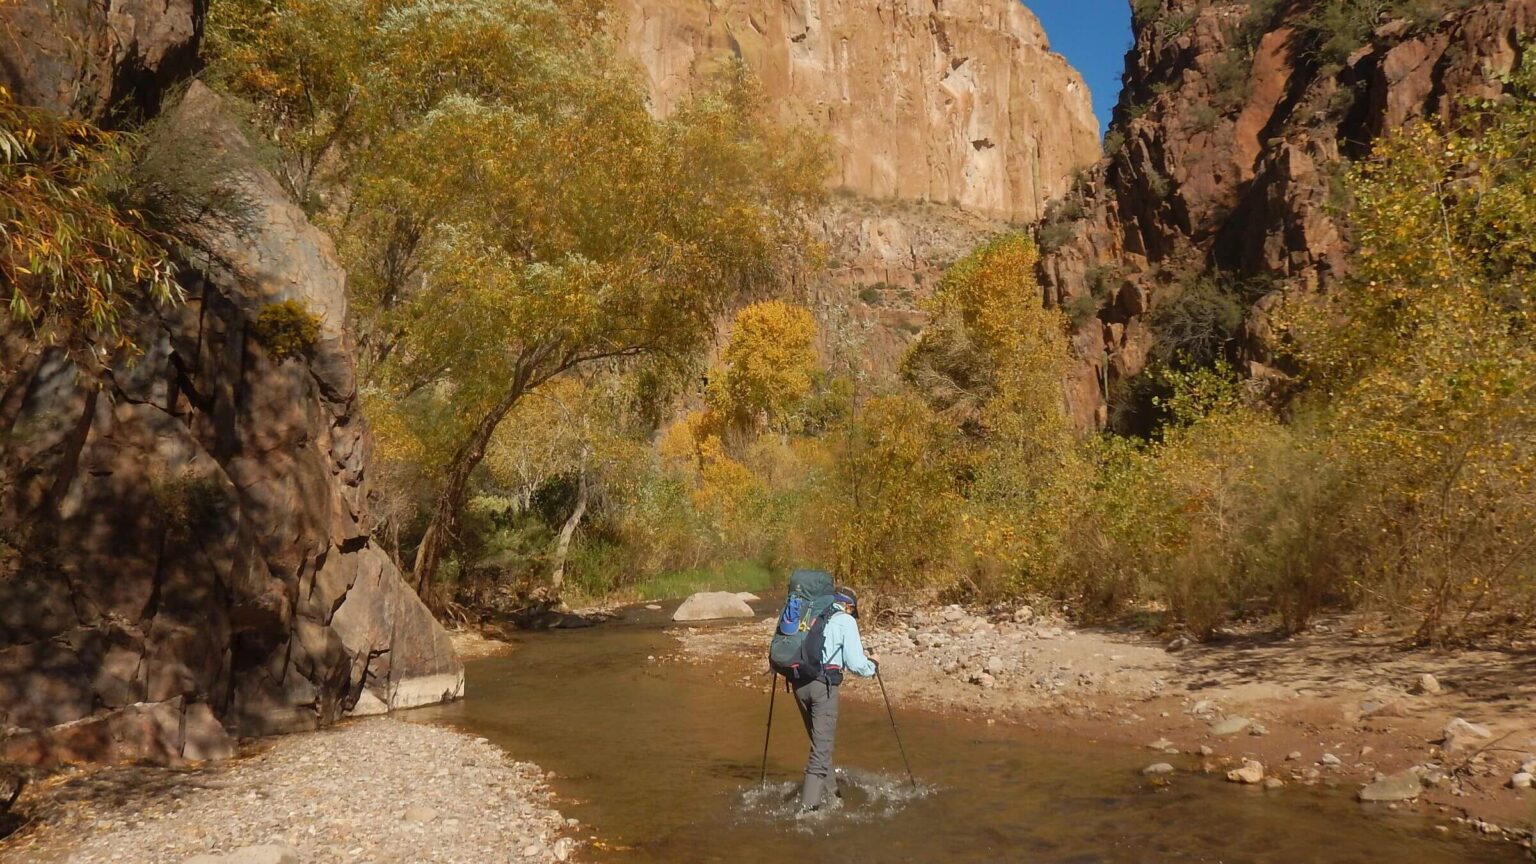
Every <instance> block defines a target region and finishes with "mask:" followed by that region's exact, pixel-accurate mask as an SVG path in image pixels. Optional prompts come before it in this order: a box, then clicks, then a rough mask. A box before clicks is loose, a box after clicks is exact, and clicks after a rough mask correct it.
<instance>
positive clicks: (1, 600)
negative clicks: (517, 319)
mask: <svg viewBox="0 0 1536 864" xmlns="http://www.w3.org/2000/svg"><path fill="white" fill-rule="evenodd" d="M169 123H170V125H171V126H172V128H174V129H176V131H177V137H178V146H179V147H181V148H182V151H183V152H184V153H186V154H197V158H201V159H206V160H209V163H210V164H212V165H218V166H221V169H220V170H221V171H223V172H224V173H225V174H227V178H228V179H227V180H226V181H225V182H227V183H228V184H229V185H230V186H231V188H232V189H233V190H234V191H235V192H237V193H238V194H235V195H232V196H229V197H231V199H232V200H236V201H238V202H239V212H238V213H230V214H224V215H222V216H219V217H217V218H208V219H205V220H203V221H201V222H199V223H198V224H197V225H193V226H188V227H187V228H186V229H185V231H184V233H185V235H186V237H187V239H188V240H189V246H191V247H192V248H193V249H195V250H196V251H195V252H194V253H192V255H193V256H194V257H195V259H196V260H194V261H191V262H189V263H191V264H192V265H194V266H193V267H189V268H188V272H189V274H190V275H187V276H186V277H185V278H184V286H185V288H186V292H187V299H186V302H185V303H183V304H181V305H179V306H176V307H172V308H161V309H155V310H145V311H144V312H143V314H141V315H140V316H138V317H137V318H136V319H135V320H134V321H133V322H132V323H133V325H134V326H133V332H134V336H135V339H136V342H137V344H138V345H139V346H140V347H141V348H142V355H141V356H138V357H136V358H133V359H131V360H125V361H123V362H120V363H118V364H117V365H115V366H114V367H112V368H111V369H109V370H106V371H105V372H91V371H88V370H84V369H82V368H80V367H78V366H77V365H76V364H75V363H74V362H73V361H72V360H71V359H70V358H69V357H68V356H67V355H65V354H64V353H63V352H61V351H54V350H49V351H45V352H43V353H42V354H41V355H39V356H38V357H37V358H36V359H35V361H34V362H32V363H31V365H30V366H26V367H24V369H23V373H22V374H21V375H19V376H18V377H16V378H15V379H14V380H13V381H11V382H10V383H9V384H8V385H7V384H6V382H0V390H3V391H4V392H0V404H14V405H15V406H17V407H16V410H14V411H10V410H7V411H3V412H0V440H4V441H5V442H6V446H5V448H4V449H3V451H0V491H3V492H4V495H3V497H0V538H3V539H6V540H7V542H8V544H9V545H10V546H11V547H13V548H14V549H15V550H17V551H16V552H15V554H12V555H10V556H8V557H7V556H4V555H0V730H3V729H4V728H6V727H10V728H12V729H13V730H15V729H19V730H24V731H23V732H22V733H21V734H20V735H17V736H15V737H13V739H12V740H11V742H10V743H9V745H6V746H4V749H5V750H7V751H9V752H13V753H14V755H15V757H16V758H18V759H20V760H26V761H33V762H37V761H59V760H69V761H75V760H86V759H105V760H122V759H153V760H156V761H174V760H175V759H182V758H206V757H207V756H208V755H221V754H223V753H224V752H226V750H227V748H226V747H224V746H223V745H222V744H221V743H220V742H217V741H211V742H209V741H200V740H194V741H190V742H189V741H188V738H187V735H186V733H185V732H184V731H183V730H185V729H186V728H188V724H189V723H190V724H192V728H203V727H204V726H206V724H205V723H203V721H204V719H205V717H208V718H211V717H216V718H218V720H220V721H222V723H223V724H224V725H225V726H227V727H228V729H229V731H230V732H231V733H233V734H235V735H239V736H252V735H263V734H270V733H276V732H288V731H297V730H304V729H312V728H315V727H317V726H321V725H324V724H327V723H330V722H332V721H335V720H337V719H338V718H340V717H342V716H345V715H346V714H348V713H371V712H375V711H382V710H387V709H389V708H395V707H407V706H411V705H419V704H423V703H426V702H432V701H439V700H442V699H451V698H455V697H457V696H458V695H460V694H461V693H462V692H463V667H462V665H461V664H460V663H459V661H458V660H457V658H456V657H455V656H454V653H453V648H452V644H451V643H450V641H449V639H448V636H447V634H446V633H445V632H444V631H443V629H442V628H441V627H440V626H439V625H438V623H437V622H436V621H435V620H434V619H433V617H432V615H431V613H430V612H429V611H428V610H427V608H426V607H425V606H424V605H423V604H422V603H421V601H420V600H419V599H418V598H417V597H416V596H415V594H414V593H413V592H412V591H411V589H410V588H409V587H408V586H406V585H405V583H404V582H403V581H402V579H401V578H400V574H399V573H398V572H397V570H396V568H395V565H394V564H393V563H392V562H391V561H390V559H389V557H388V556H387V555H386V554H385V553H384V552H383V551H382V550H381V549H380V548H379V547H378V546H376V545H375V544H374V542H373V541H372V539H371V537H370V534H369V527H370V522H369V517H368V512H367V466H368V458H369V450H370V437H369V434H368V430H367V426H366V425H365V424H364V422H363V420H362V417H361V415H360V413H359V405H358V398H357V387H356V382H355V369H354V365H353V361H352V355H351V347H350V345H349V342H348V337H347V334H346V331H345V328H344V320H345V316H346V295H345V294H344V292H343V287H344V282H345V273H344V272H343V271H342V269H341V267H340V265H339V263H338V261H337V258H336V255H335V252H334V250H333V249H332V246H331V243H330V240H329V239H328V238H327V237H326V236H325V235H324V234H323V233H321V232H320V231H319V230H318V229H316V228H315V227H314V226H313V225H311V224H310V223H309V221H308V220H307V219H306V218H305V216H304V213H303V211H302V210H300V209H299V208H298V206H297V205H295V204H294V203H293V202H292V201H291V200H290V199H289V197H288V196H287V194H286V193H285V192H284V190H283V188H282V187H281V186H280V185H279V184H278V182H277V181H276V180H275V179H274V178H273V177H272V176H270V175H269V174H268V173H267V172H266V171H265V170H264V169H262V168H261V167H260V164H261V163H260V160H259V159H258V158H257V156H256V154H255V153H254V151H253V148H252V147H251V145H250V144H249V143H248V142H247V141H246V139H245V137H244V136H243V134H242V133H241V131H240V127H239V124H238V123H236V122H235V121H234V120H233V119H232V116H231V114H230V113H229V112H228V111H227V110H226V109H225V106H224V105H223V103H222V100H221V99H220V97H218V96H217V95H216V94H214V93H213V92H212V91H210V90H209V89H207V88H206V87H204V86H202V85H201V84H198V83H195V82H194V83H193V84H192V85H191V87H190V88H189V89H188V90H187V92H186V94H185V96H184V97H183V99H182V101H181V102H180V103H179V104H178V105H177V106H176V107H175V108H174V109H172V112H171V115H170V117H169ZM283 301H293V302H294V304H296V306H297V307H298V308H299V309H301V310H303V312H304V314H306V315H312V316H314V318H315V319H317V321H318V324H319V337H318V339H317V340H316V341H315V342H314V344H312V345H310V346H309V347H308V348H307V350H305V351H304V352H303V353H302V354H300V355H297V356H288V357H281V356H276V355H274V354H273V353H272V352H271V351H269V350H268V348H267V347H265V346H264V345H263V343H262V340H261V339H260V338H258V332H259V329H258V328H257V327H256V321H257V319H258V317H259V316H260V315H261V314H262V312H263V311H264V310H267V309H270V308H272V307H273V304H276V303H280V302H283ZM0 551H3V550H0ZM146 718H147V719H146ZM199 724H201V725H199ZM172 728H174V729H175V730H176V732H175V733H172V732H170V731H168V730H170V729H172ZM124 730H126V731H124ZM204 737H206V736H204ZM189 748H190V749H191V752H188V749H189Z"/></svg>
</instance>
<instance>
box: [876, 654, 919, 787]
mask: <svg viewBox="0 0 1536 864" xmlns="http://www.w3.org/2000/svg"><path fill="white" fill-rule="evenodd" d="M875 680H876V681H878V682H880V696H881V698H883V699H885V716H886V717H889V718H890V720H891V732H893V733H895V735H896V749H897V750H899V751H901V764H902V765H905V766H906V768H907V780H908V781H909V782H911V784H912V788H913V789H916V788H917V778H916V777H914V776H912V763H911V762H908V761H907V748H906V747H903V746H902V744H901V730H900V729H897V728H896V712H895V711H892V710H891V697H890V694H888V693H886V692H885V679H884V678H881V677H880V667H879V666H878V665H876V666H875Z"/></svg>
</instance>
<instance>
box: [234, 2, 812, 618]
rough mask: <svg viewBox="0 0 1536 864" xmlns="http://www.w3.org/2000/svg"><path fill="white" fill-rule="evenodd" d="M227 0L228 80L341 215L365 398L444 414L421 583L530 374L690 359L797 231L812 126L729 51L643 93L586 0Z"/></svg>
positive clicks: (321, 206) (791, 262) (432, 455)
mask: <svg viewBox="0 0 1536 864" xmlns="http://www.w3.org/2000/svg"><path fill="white" fill-rule="evenodd" d="M232 2H233V3H234V5H232V6H231V8H230V11H229V15H228V17H227V18H226V19H224V21H223V23H221V24H220V25H219V27H218V30H217V32H218V33H219V34H221V35H220V37H219V39H218V40H215V44H216V46H217V51H218V53H219V56H220V58H222V59H221V63H220V65H219V66H218V68H219V69H221V70H222V71H221V72H220V76H221V80H224V81H226V82H228V84H227V86H228V87H230V88H231V89H233V90H235V91H236V92H240V93H242V94H245V95H246V96H247V97H248V98H250V99H251V100H252V101H254V102H255V103H256V104H257V105H258V107H259V109H260V112H261V113H262V115H263V116H264V117H266V118H267V122H268V123H269V124H271V127H272V128H273V130H274V133H273V134H274V137H275V138H276V139H277V140H278V141H279V144H280V145H281V149H282V150H283V154H284V159H285V161H287V162H288V163H289V164H290V166H291V167H290V170H289V171H288V174H289V176H290V181H291V183H292V184H293V185H294V187H295V191H296V192H297V193H298V194H300V195H301V196H302V197H303V198H304V199H305V200H306V201H307V202H308V203H309V204H310V206H311V207H312V208H314V209H315V210H316V211H317V213H318V214H319V216H320V218H321V220H322V223H323V224H326V225H327V226H328V227H329V228H330V229H331V231H332V233H333V234H334V235H335V236H336V238H337V240H338V246H339V248H340V249H341V250H342V253H343V256H344V258H345V263H346V264H347V266H348V269H349V272H350V273H351V276H352V286H351V290H352V298H353V301H354V313H355V319H356V320H355V322H354V325H355V328H356V330H357V332H358V336H359V342H360V343H361V347H362V354H363V356H362V358H361V359H362V366H363V374H364V383H365V388H366V389H367V391H368V400H369V403H370V406H371V407H372V410H373V413H374V414H375V415H379V414H380V413H381V412H382V413H384V414H387V413H389V412H396V411H411V412H414V413H417V414H427V415H430V416H432V417H433V418H434V423H433V424H432V426H431V435H430V436H429V440H426V441H424V442H420V444H419V448H418V454H419V455H421V456H422V457H423V458H425V459H427V460H428V461H429V463H430V470H429V471H428V472H427V473H428V474H429V475H430V476H432V477H434V478H435V479H436V483H435V485H436V486H437V492H436V494H435V498H436V503H435V504H434V505H433V508H432V511H433V513H432V516H431V518H430V520H429V522H428V524H427V526H426V529H425V533H424V535H423V536H422V539H421V542H420V545H419V546H418V548H417V552H416V561H415V578H416V580H417V585H418V589H419V590H421V591H422V592H423V593H424V594H426V593H428V592H427V589H428V588H429V587H430V585H431V582H432V579H433V576H434V574H435V573H436V571H437V569H438V566H439V564H440V562H441V560H442V559H443V557H444V555H445V553H446V552H448V551H449V550H450V549H451V546H452V544H453V541H454V537H455V534H456V531H457V525H458V521H459V515H460V512H461V511H462V509H463V506H464V502H465V500H466V495H467V493H468V490H469V486H470V483H471V479H472V476H473V475H474V473H475V471H476V468H477V467H478V466H479V465H480V463H481V461H482V460H483V459H484V457H485V453H486V448H487V446H488V444H489V443H490V441H491V440H492V438H493V436H494V435H495V433H496V430H497V429H498V428H499V427H500V426H501V424H502V423H503V421H505V419H506V418H507V417H508V416H509V414H510V413H511V412H512V411H513V409H514V408H515V407H516V406H517V405H518V404H519V403H520V402H521V401H522V399H523V398H524V397H525V396H527V395H528V394H529V393H531V392H533V391H535V390H537V389H538V388H540V387H542V386H544V385H545V384H546V383H548V382H550V381H552V380H553V379H555V378H557V377H559V376H562V375H564V374H567V373H569V372H571V371H573V370H576V369H578V368H582V367H586V366H589V365H592V364H613V363H619V362H624V361H627V360H633V359H636V358H640V357H642V356H646V355H649V356H653V357H664V358H670V359H673V360H675V361H677V362H678V363H679V364H681V363H682V362H683V361H685V360H687V359H688V358H689V357H691V356H692V355H695V354H696V353H697V352H698V351H699V349H701V348H702V347H703V346H704V345H705V344H706V343H707V342H708V340H709V339H710V338H711V336H712V335H713V332H714V327H715V324H716V322H717V321H719V320H720V318H721V317H722V316H723V315H724V314H726V313H727V312H728V310H729V308H730V307H731V306H732V305H733V304H734V303H736V302H737V301H738V299H739V298H743V297H749V296H751V295H753V294H755V293H766V292H767V291H768V290H769V289H770V288H772V287H774V286H775V285H776V284H777V283H778V282H779V281H780V280H781V278H782V277H783V274H784V273H785V271H786V270H787V269H788V268H791V267H794V266H796V264H797V262H798V260H799V258H800V256H801V254H802V250H803V249H804V248H805V247H806V246H807V245H808V244H807V243H806V236H805V226H806V224H807V223H806V221H805V218H804V216H805V214H806V212H807V210H808V207H809V206H810V205H811V204H812V203H813V202H814V201H815V200H816V199H817V198H818V197H819V195H820V194H821V188H822V181H823V176H822V175H823V168H822V166H823V165H824V164H825V160H824V159H823V158H822V153H821V150H820V147H819V145H818V144H817V143H816V142H815V141H813V140H811V139H808V138H806V137H804V136H800V135H796V134H793V133H791V132H788V131H784V130H780V129H777V128H775V127H772V126H770V125H768V124H767V123H766V121H765V120H764V119H763V118H764V117H766V116H767V114H768V112H767V111H765V110H764V108H763V106H762V105H761V102H760V98H759V96H758V94H757V93H756V90H755V88H754V86H753V84H752V82H751V81H749V80H748V78H747V76H746V74H745V73H744V72H743V71H742V70H741V69H739V68H738V69H736V70H734V72H733V74H732V75H729V76H727V78H726V80H724V81H723V82H722V84H721V86H720V87H719V88H718V89H717V90H715V91H713V92H710V93H708V94H705V95H703V96H701V97H699V98H697V99H696V100H694V102H693V103H691V104H690V105H687V106H685V107H684V108H683V109H682V110H680V111H678V112H677V113H676V114H674V115H673V116H672V117H670V118H668V119H666V120H658V119H656V118H653V117H652V116H651V115H650V114H649V112H648V111H647V110H646V102H645V97H644V93H643V90H642V89H641V88H640V86H639V85H638V84H637V82H636V81H635V77H634V75H633V73H632V72H631V70H629V69H628V68H627V67H625V66H624V65H622V63H621V62H620V61H619V60H617V59H616V58H617V57H618V56H619V54H618V52H617V51H615V50H614V46H613V45H612V44H611V43H610V42H609V41H608V39H607V37H605V36H604V35H603V31H602V15H601V14H599V11H598V10H599V7H598V4H595V3H574V4H552V3H548V2H543V0H470V2H454V3H446V2H441V0H417V2H398V3H390V2H381V3H368V4H357V3H353V2H347V0H279V2H275V3H270V4H269V3H262V4H250V3H246V2H245V0H232ZM382 425H384V426H385V427H386V428H387V427H389V426H391V425H392V421H391V420H390V419H389V418H387V417H385V418H384V423H383V424H382Z"/></svg>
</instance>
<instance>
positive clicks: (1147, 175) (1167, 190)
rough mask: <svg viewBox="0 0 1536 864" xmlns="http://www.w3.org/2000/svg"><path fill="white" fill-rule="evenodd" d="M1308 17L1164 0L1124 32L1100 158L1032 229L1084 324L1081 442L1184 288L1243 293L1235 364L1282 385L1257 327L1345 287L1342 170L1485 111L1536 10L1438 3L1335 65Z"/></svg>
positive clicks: (1106, 418)
mask: <svg viewBox="0 0 1536 864" xmlns="http://www.w3.org/2000/svg"><path fill="white" fill-rule="evenodd" d="M1265 8H1268V9H1270V10H1272V11H1269V12H1263V11H1262V10H1263V9H1265ZM1308 8H1309V7H1308V4H1278V5H1276V4H1267V5H1266V4H1260V3H1253V4H1250V3H1247V2H1236V3H1234V2H1214V3H1212V2H1196V0H1164V2H1163V3H1162V4H1161V5H1160V6H1158V7H1157V8H1156V9H1155V11H1153V12H1151V13H1150V14H1145V15H1143V16H1141V17H1140V18H1139V20H1138V21H1137V22H1136V25H1135V27H1136V43H1135V47H1134V48H1133V50H1132V52H1131V54H1130V55H1129V57H1128V61H1127V62H1128V66H1127V70H1126V77H1125V81H1126V88H1125V90H1124V92H1123V93H1122V95H1121V102H1120V105H1119V107H1118V108H1117V110H1116V116H1115V121H1114V123H1113V125H1112V128H1111V131H1110V134H1109V136H1108V146H1107V149H1108V150H1109V151H1110V153H1109V155H1108V156H1107V158H1106V159H1105V160H1104V161H1103V162H1101V163H1100V164H1098V165H1097V166H1095V167H1094V169H1093V170H1092V172H1091V174H1090V175H1089V178H1088V182H1086V183H1084V184H1083V185H1082V187H1081V188H1080V189H1079V190H1078V191H1077V192H1074V193H1073V194H1070V195H1069V196H1068V197H1067V199H1066V200H1065V201H1064V202H1062V203H1061V204H1060V205H1058V206H1057V207H1055V208H1053V211H1052V213H1051V214H1050V215H1049V216H1048V218H1047V222H1048V223H1049V224H1048V225H1047V227H1045V228H1044V229H1042V238H1050V239H1051V242H1050V243H1049V244H1047V245H1048V247H1049V248H1051V249H1052V251H1051V252H1050V254H1048V255H1046V256H1045V257H1044V259H1043V260H1042V264H1041V271H1042V276H1043V279H1044V282H1045V284H1046V286H1047V292H1048V294H1049V295H1050V297H1051V298H1053V299H1054V300H1055V301H1056V302H1058V303H1061V304H1063V305H1064V306H1069V307H1073V306H1075V307H1076V308H1078V309H1082V308H1084V306H1086V308H1087V310H1088V311H1089V312H1090V314H1088V315H1084V316H1079V319H1078V325H1077V327H1076V332H1075V334H1074V343H1075V348H1076V351H1077V354H1078V356H1079V359H1080V363H1079V366H1078V370H1077V375H1076V377H1075V379H1074V381H1073V385H1072V392H1071V399H1070V401H1071V404H1072V410H1073V414H1074V416H1075V418H1076V419H1077V421H1078V423H1079V425H1080V426H1082V427H1083V428H1084V429H1092V428H1100V427H1103V426H1105V425H1106V424H1107V423H1109V422H1110V414H1111V412H1110V407H1111V405H1110V403H1111V402H1112V401H1113V400H1114V399H1115V398H1117V395H1118V394H1120V393H1123V392H1124V391H1123V388H1124V385H1125V384H1126V382H1128V381H1130V380H1131V379H1133V378H1134V377H1135V376H1136V375H1138V374H1139V373H1140V372H1141V371H1142V370H1143V369H1144V368H1146V366H1147V363H1148V358H1149V356H1151V355H1152V353H1153V352H1154V351H1155V350H1156V349H1157V347H1158V340H1159V334H1158V332H1157V327H1156V324H1157V315H1158V310H1159V309H1160V308H1163V307H1164V306H1165V305H1166V304H1169V303H1172V302H1175V301H1176V299H1177V298H1178V296H1179V294H1180V293H1181V291H1183V290H1184V289H1185V287H1186V286H1187V285H1188V284H1189V281H1190V280H1191V278H1193V277H1195V276H1196V274H1202V273H1203V274H1208V275H1209V274H1217V278H1219V279H1222V280H1225V281H1227V282H1228V283H1229V284H1239V285H1241V286H1242V290H1240V291H1238V292H1237V294H1238V295H1239V297H1240V299H1241V302H1242V303H1243V304H1244V306H1245V308H1246V310H1247V311H1246V316H1245V319H1244V321H1243V323H1242V325H1241V328H1240V331H1239V332H1238V334H1237V338H1236V339H1235V340H1234V345H1233V346H1232V347H1231V350H1230V353H1231V355H1232V356H1231V359H1232V360H1234V361H1235V362H1236V363H1237V364H1238V365H1239V367H1240V368H1241V369H1242V370H1243V371H1245V372H1246V373H1247V374H1250V375H1252V376H1254V377H1257V378H1261V379H1269V380H1271V381H1280V380H1283V377H1284V376H1283V371H1282V370H1280V369H1278V368H1276V367H1277V364H1278V361H1277V360H1276V358H1275V356H1274V351H1273V349H1274V347H1275V346H1274V344H1273V337H1272V334H1271V333H1270V328H1269V327H1268V326H1267V324H1266V318H1267V313H1268V311H1269V310H1271V309H1272V308H1273V307H1274V304H1275V303H1276V302H1277V300H1278V299H1279V298H1280V297H1281V296H1283V293H1284V292H1287V291H1311V290H1319V289H1326V287H1327V286H1328V285H1329V284H1330V283H1331V282H1332V281H1334V280H1336V279H1338V278H1340V277H1341V276H1342V275H1344V273H1345V270H1346V268H1347V263H1348V252H1349V238H1348V235H1347V227H1346V226H1345V225H1343V224H1341V223H1340V221H1339V220H1338V211H1337V208H1336V207H1334V206H1332V202H1334V201H1336V200H1337V199H1336V197H1335V193H1336V190H1337V181H1338V178H1339V176H1340V168H1341V167H1342V166H1343V165H1345V164H1347V163H1346V160H1348V159H1350V158H1357V157H1359V156H1360V155H1362V154H1364V153H1366V152H1368V151H1369V147H1370V142H1371V141H1372V140H1373V139H1375V138H1376V137H1378V136H1380V135H1381V134H1383V132H1385V131H1387V130H1391V129H1394V128H1398V127H1400V126H1401V125H1403V124H1404V123H1406V122H1408V121H1412V120H1414V119H1417V118H1422V117H1426V116H1442V117H1448V116H1451V115H1454V113H1455V112H1456V111H1457V109H1458V107H1459V106H1461V105H1463V104H1465V103H1466V101H1467V100H1469V99H1476V98H1486V97H1494V96H1497V95H1498V94H1499V93H1500V92H1501V84H1500V83H1499V79H1500V77H1501V76H1503V75H1505V74H1507V73H1508V72H1509V71H1510V70H1512V69H1513V68H1515V66H1516V64H1517V63H1519V62H1520V59H1521V55H1522V52H1523V51H1524V46H1525V45H1526V44H1527V42H1528V41H1529V40H1530V38H1531V37H1532V36H1533V35H1536V32H1533V31H1536V2H1533V0H1505V2H1485V3H1472V4H1451V3H1448V4H1445V8H1447V9H1452V8H1454V11H1448V12H1446V13H1445V14H1444V15H1443V16H1440V17H1437V18H1431V19H1429V20H1423V19H1420V20H1416V21H1410V20H1408V19H1407V18H1404V17H1395V16H1394V15H1392V14H1391V13H1388V14H1384V15H1383V16H1382V17H1381V18H1380V19H1379V21H1378V22H1377V26H1376V27H1375V29H1374V31H1373V32H1371V33H1369V34H1368V36H1367V38H1365V39H1364V41H1363V44H1361V45H1360V46H1359V47H1358V48H1357V49H1356V50H1354V51H1353V52H1352V53H1350V54H1349V55H1348V56H1347V57H1345V58H1342V59H1330V58H1327V57H1325V56H1324V55H1322V54H1320V52H1318V51H1316V50H1315V49H1314V48H1313V45H1312V43H1311V42H1310V41H1309V36H1308V34H1307V32H1306V28H1305V26H1304V21H1303V16H1304V15H1305V14H1306V13H1307V12H1308ZM1403 8H1404V9H1406V8H1407V7H1406V5H1405V6H1404V7H1403ZM1256 10H1259V11H1256ZM1261 16H1262V17H1261Z"/></svg>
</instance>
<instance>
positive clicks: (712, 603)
mask: <svg viewBox="0 0 1536 864" xmlns="http://www.w3.org/2000/svg"><path fill="white" fill-rule="evenodd" d="M754 614H756V613H754V612H753V611H752V607H751V606H748V605H747V601H745V600H743V599H741V598H740V597H738V596H736V595H735V594H733V593H731V592H730V591H700V592H699V593H697V594H694V595H692V596H691V597H689V598H688V599H687V600H684V601H683V603H682V605H681V606H678V607H677V611H676V612H673V613H672V620H673V621H708V620H711V619H714V618H751V617H752V616H753V615H754Z"/></svg>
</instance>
